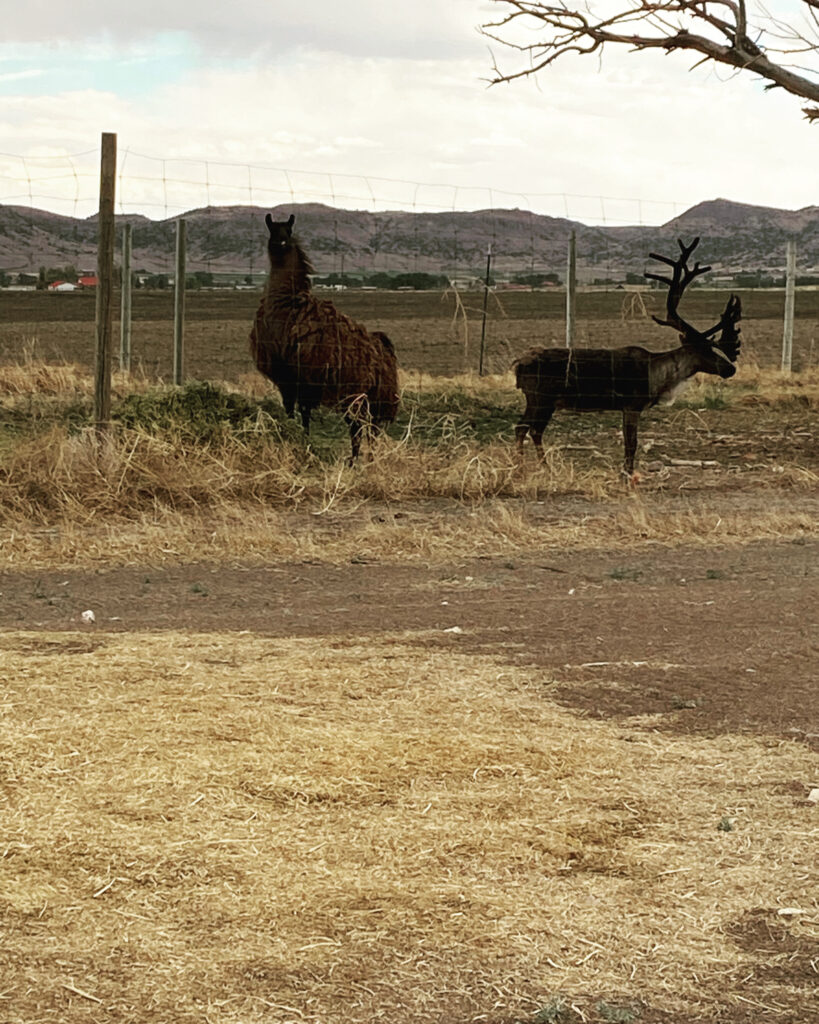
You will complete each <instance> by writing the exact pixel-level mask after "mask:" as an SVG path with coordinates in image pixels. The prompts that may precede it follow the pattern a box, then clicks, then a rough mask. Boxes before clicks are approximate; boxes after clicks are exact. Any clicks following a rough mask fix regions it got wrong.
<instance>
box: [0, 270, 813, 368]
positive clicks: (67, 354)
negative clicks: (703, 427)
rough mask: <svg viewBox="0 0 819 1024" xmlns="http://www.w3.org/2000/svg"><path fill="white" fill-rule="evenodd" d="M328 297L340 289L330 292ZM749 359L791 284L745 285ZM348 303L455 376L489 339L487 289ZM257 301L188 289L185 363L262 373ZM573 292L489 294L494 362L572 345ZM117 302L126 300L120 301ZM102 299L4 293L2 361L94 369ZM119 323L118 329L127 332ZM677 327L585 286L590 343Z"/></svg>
mask: <svg viewBox="0 0 819 1024" xmlns="http://www.w3.org/2000/svg"><path fill="white" fill-rule="evenodd" d="M327 294H328V296H329V294H330V293H327ZM727 294H728V293H727V292H725V291H711V290H706V289H700V290H696V291H693V292H692V293H691V294H690V295H689V296H687V297H686V305H685V315H686V316H687V317H688V319H690V320H691V321H693V322H694V323H697V324H700V323H701V324H705V323H713V322H715V321H716V319H717V318H718V316H719V313H720V311H721V310H722V308H723V307H724V304H725V301H726V299H727ZM741 294H742V301H743V309H744V313H745V319H744V321H743V327H742V337H743V345H744V348H743V361H744V362H748V363H751V362H757V363H759V364H760V365H762V366H772V365H776V364H777V363H778V361H779V353H780V348H781V339H782V314H783V308H784V296H783V293H782V292H781V291H775V290H771V291H748V292H743V293H741ZM332 298H333V301H334V302H335V303H336V305H337V306H338V308H339V309H341V310H342V311H343V312H345V313H348V314H349V315H351V316H353V317H356V318H357V319H360V320H362V321H363V322H364V323H365V324H366V325H367V326H368V327H371V328H373V329H377V330H383V331H386V332H387V333H388V334H389V335H390V337H391V338H392V339H393V341H394V342H395V345H396V348H397V350H398V354H399V359H400V362H401V365H402V367H403V368H404V369H405V370H408V371H413V372H424V373H430V374H433V375H451V374H455V373H462V372H468V371H469V370H475V369H477V366H478V355H479V349H480V341H481V319H482V296H481V295H480V294H479V293H477V292H465V293H462V294H461V296H460V298H461V300H462V305H459V304H458V303H457V301H456V298H455V297H454V296H453V295H452V293H448V294H445V295H444V294H441V293H440V292H369V291H358V290H351V291H347V292H343V293H337V294H333V295H332ZM644 299H645V304H646V308H647V312H648V313H649V314H651V313H661V312H662V309H663V302H664V300H663V298H662V296H661V295H660V294H657V295H654V294H644ZM258 301H259V293H258V292H256V291H248V292H244V291H225V292H220V291H200V292H189V293H188V295H187V296H186V331H185V341H186V367H187V372H188V375H189V376H191V377H195V378H206V379H223V380H236V379H238V378H239V377H241V376H242V375H243V374H246V373H250V372H252V371H253V366H252V363H251V361H250V357H249V355H248V351H247V337H248V332H249V330H250V325H251V322H252V319H253V315H254V313H255V310H256V307H257V304H258ZM564 304H565V297H564V295H563V294H562V293H561V292H559V291H556V292H499V293H497V295H493V296H491V297H490V301H489V305H488V317H487V328H486V357H485V367H486V369H488V370H490V371H492V372H503V371H505V370H506V369H508V367H509V366H510V364H511V362H512V361H513V359H514V358H515V357H516V356H517V355H519V354H520V353H521V352H522V351H524V350H525V349H527V348H529V347H531V346H534V345H549V344H557V345H561V344H563V341H564V337H565V320H564ZM115 308H116V309H118V308H119V302H118V299H117V301H116V305H115ZM94 312H95V300H94V296H93V295H91V294H77V295H74V294H71V295H49V294H44V293H41V292H3V293H0V361H2V362H7V363H8V362H17V361H19V360H20V359H21V358H24V357H25V355H26V354H27V353H30V352H32V351H33V352H34V354H35V355H37V356H39V357H40V358H43V359H47V360H49V361H54V360H65V361H69V362H73V363H78V364H80V365H86V366H90V365H91V364H92V362H93V357H94ZM118 332H119V326H118V323H117V326H116V333H117V337H118ZM172 335H173V295H172V293H171V292H156V291H154V292H135V293H134V303H133V337H132V351H133V365H134V368H135V369H139V370H141V371H142V372H144V373H145V374H146V375H147V376H149V377H152V378H153V377H160V378H167V377H168V376H169V375H170V373H171V365H172V356H171V345H172ZM817 335H819V291H800V292H799V293H798V296H797V303H796V325H795V336H794V363H795V367H796V368H797V369H799V368H805V367H808V366H813V365H816V361H817V358H819V351H817V344H816V343H817ZM675 340H676V339H675V335H674V332H673V331H671V330H668V329H663V328H661V327H658V326H657V325H656V324H655V323H653V321H652V320H651V319H650V318H649V317H647V316H646V315H644V314H643V312H642V310H641V309H639V308H635V306H634V305H633V297H632V293H628V292H624V291H618V290H613V291H610V292H584V293H581V294H580V295H579V296H578V338H577V342H578V344H579V345H582V346H589V345H601V346H609V345H611V346H615V345H624V344H639V345H646V346H648V347H654V348H666V347H669V346H671V345H673V344H674V342H675Z"/></svg>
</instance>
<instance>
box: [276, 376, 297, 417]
mask: <svg viewBox="0 0 819 1024" xmlns="http://www.w3.org/2000/svg"><path fill="white" fill-rule="evenodd" d="M279 392H280V393H281V396H282V405H283V406H284V411H285V413H286V414H287V415H288V416H289V417H290V419H291V420H292V419H295V417H296V389H295V388H294V387H293V386H292V384H279Z"/></svg>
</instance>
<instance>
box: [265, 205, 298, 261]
mask: <svg viewBox="0 0 819 1024" xmlns="http://www.w3.org/2000/svg"><path fill="white" fill-rule="evenodd" d="M295 220H296V218H295V217H294V215H293V214H292V213H291V214H290V217H289V218H288V219H287V220H282V221H275V220H273V218H272V217H271V215H270V214H269V213H268V214H267V216H266V217H265V219H264V222H265V224H267V230H268V233H269V235H270V237H269V238H268V240H267V251H268V252H269V253H270V258H271V260H274V261H276V262H278V261H280V260H281V256H282V253H283V252H286V251H287V249H288V248H289V247H290V246H291V245H292V244H293V224H294V223H295Z"/></svg>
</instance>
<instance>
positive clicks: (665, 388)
mask: <svg viewBox="0 0 819 1024" xmlns="http://www.w3.org/2000/svg"><path fill="white" fill-rule="evenodd" d="M698 370H699V363H698V360H697V355H696V353H695V352H692V351H691V349H688V348H686V347H685V346H684V345H681V346H680V347H679V348H675V349H672V350H671V351H670V352H658V353H655V354H653V355H652V357H651V392H652V394H653V395H654V396H655V399H654V400H655V401H657V402H661V403H662V404H663V405H669V404H670V403H671V402H673V401H674V399H675V398H676V397H677V395H678V394H679V393H680V392H681V391H682V390H683V389H684V388H685V386H686V384H687V383H688V381H689V380H690V379H691V378H692V377H693V376H694V374H695V373H697V371H698Z"/></svg>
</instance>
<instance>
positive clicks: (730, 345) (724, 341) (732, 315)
mask: <svg viewBox="0 0 819 1024" xmlns="http://www.w3.org/2000/svg"><path fill="white" fill-rule="evenodd" d="M741 319H742V303H741V301H740V298H739V296H738V295H733V294H732V295H731V298H730V299H729V300H728V302H727V304H726V306H725V310H724V311H723V314H722V316H721V317H720V318H719V323H717V324H714V326H713V327H712V328H711V329H710V330H708V331H706V332H705V333H704V335H703V336H704V337H705V338H708V339H710V338H712V337H713V336H714V335H715V334H716V333H717V331H721V332H722V333H721V334H720V337H719V341H718V342H717V346H718V347H719V348H720V349H722V351H723V352H724V353H725V354H726V356H728V358H729V359H730V360H731V362H732V363H735V362H736V361H737V359H738V358H739V349H740V346H741V344H742V342H741V341H740V337H739V328H738V327H737V324H738V323H739V321H740V320H741Z"/></svg>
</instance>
